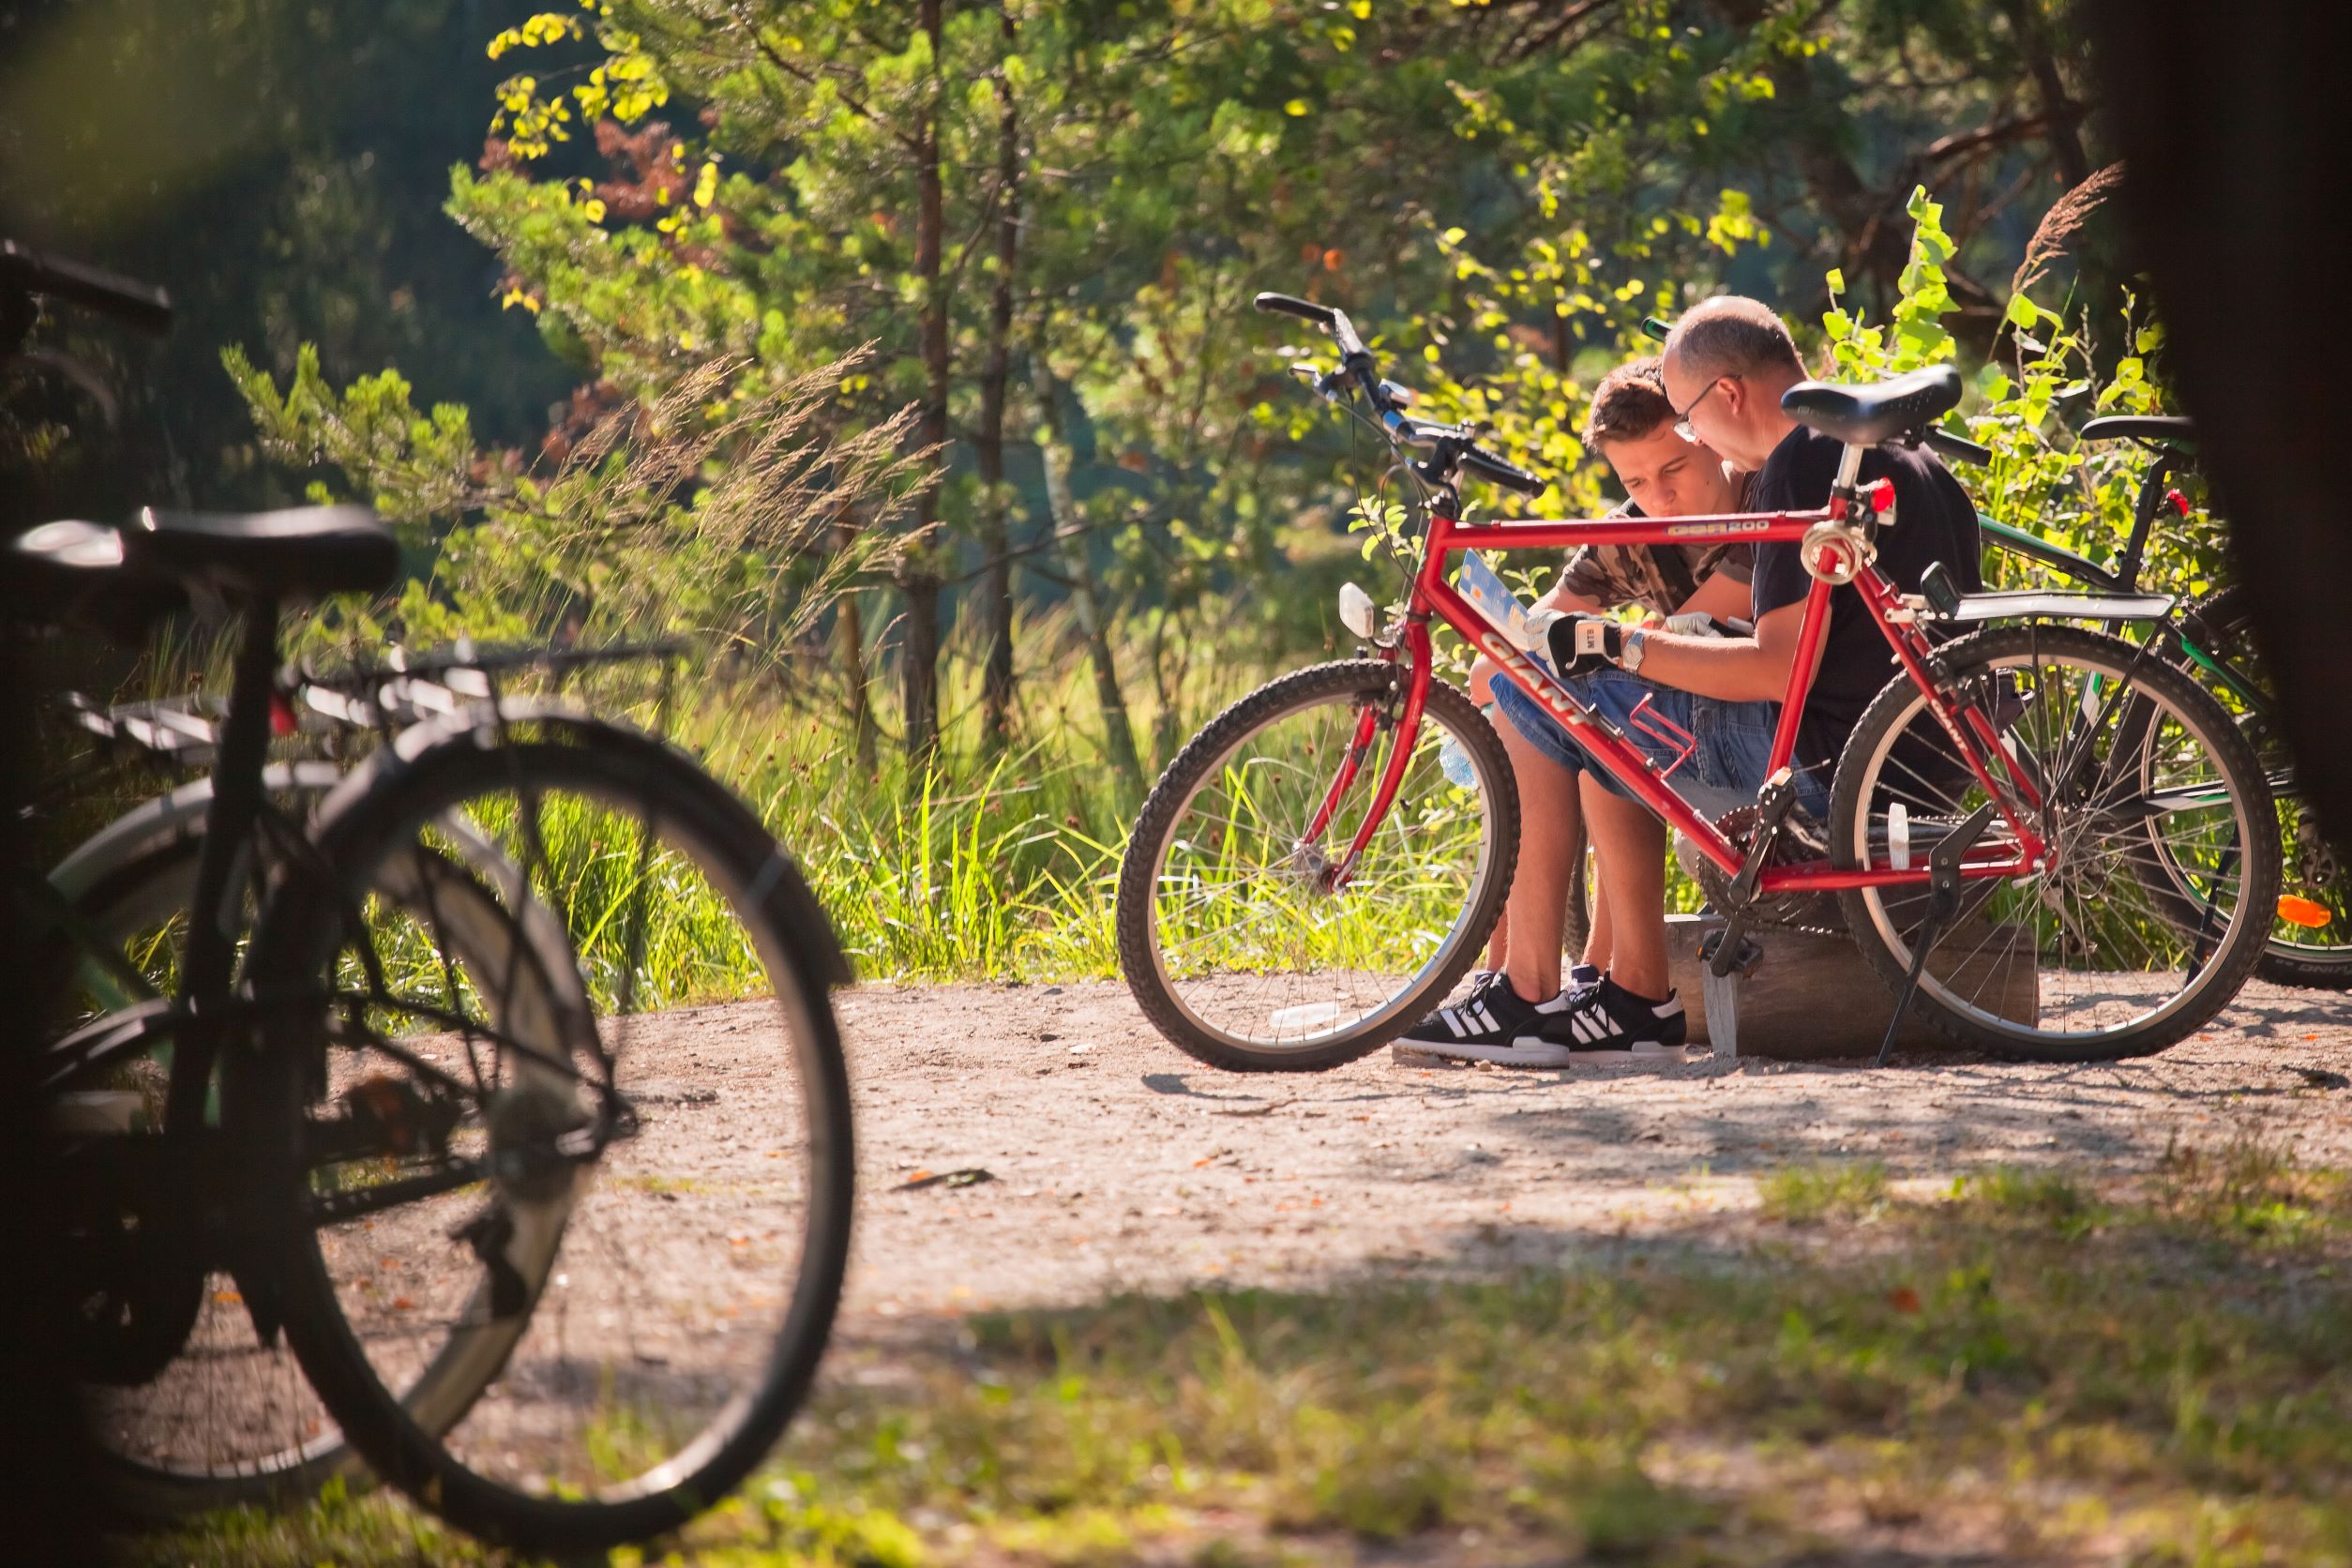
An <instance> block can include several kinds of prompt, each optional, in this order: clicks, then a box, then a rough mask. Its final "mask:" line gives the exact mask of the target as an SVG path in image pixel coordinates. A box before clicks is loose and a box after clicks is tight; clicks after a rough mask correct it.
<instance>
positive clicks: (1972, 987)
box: [1830, 626, 2279, 1062]
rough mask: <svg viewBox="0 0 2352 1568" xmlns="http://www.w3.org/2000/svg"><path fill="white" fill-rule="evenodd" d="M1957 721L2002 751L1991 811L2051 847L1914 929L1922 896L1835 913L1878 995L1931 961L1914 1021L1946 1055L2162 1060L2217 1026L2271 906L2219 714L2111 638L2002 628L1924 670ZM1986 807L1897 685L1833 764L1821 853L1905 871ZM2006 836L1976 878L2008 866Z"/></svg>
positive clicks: (1851, 901) (1988, 852)
mask: <svg viewBox="0 0 2352 1568" xmlns="http://www.w3.org/2000/svg"><path fill="white" fill-rule="evenodd" d="M1940 657H1941V662H1942V663H1943V665H1944V668H1945V669H1946V671H1948V672H1949V673H1948V675H1947V676H1946V678H1945V680H1944V682H1943V685H1944V689H1946V690H1947V691H1949V692H1952V694H1953V695H1954V696H1955V697H1957V698H1958V699H1959V700H1960V701H1961V703H1962V705H1963V715H1962V716H1963V718H1964V720H1968V721H1969V722H1970V723H1974V722H1975V721H1978V720H1981V721H1982V723H1983V726H1984V727H1985V728H1986V729H1989V730H1990V731H1993V732H1995V733H1997V734H1998V736H1999V738H2000V745H2001V750H2002V752H2003V753H2004V754H2005V758H2006V761H2003V760H2002V759H2001V758H1999V757H1997V758H1995V759H1994V764H1995V766H1996V767H1997V768H1998V769H1999V770H2000V771H2001V772H2004V773H2006V774H2007V775H2008V776H2010V777H2011V779H2013V781H2014V782H2011V783H2008V784H2006V785H2005V787H2004V789H2003V794H2004V796H2005V797H2007V798H2006V799H2005V801H2004V802H2003V803H2002V804H2003V805H2004V806H2005V807H2007V808H2008V809H2013V810H2015V811H2016V812H2017V813H2018V814H2019V816H2020V817H2021V819H2022V820H2023V821H2024V822H2027V824H2028V826H2029V827H2030V828H2031V830H2032V832H2033V833H2034V834H2035V835H2037V836H2038V837H2041V838H2042V839H2043V841H2044V843H2045V844H2046V846H2047V852H2046V854H2045V856H2044V857H2043V861H2042V863H2041V864H2040V865H2039V866H2038V867H2035V868H2033V869H2031V870H2028V871H2027V872H2025V873H2022V874H2020V875H2017V876H2013V877H1972V878H1969V879H1968V880H1967V881H1965V882H1963V883H1962V895H1961V902H1960V908H1959V909H1958V911H1957V912H1955V913H1954V914H1952V916H1951V917H1949V918H1946V919H1944V920H1942V921H1940V922H1938V923H1936V924H1935V925H1934V926H1933V927H1932V930H1931V926H1930V922H1929V920H1928V915H1929V912H1930V900H1929V897H1928V894H1927V890H1926V888H1925V887H1924V885H1922V884H1921V883H1915V882H1913V883H1901V884H1895V885H1891V886H1884V887H1865V888H1862V889H1858V890H1853V891H1848V892H1846V893H1842V894H1841V895H1840V896H1839V897H1840V898H1841V900H1842V901H1843V903H1844V905H1845V910H1846V918H1847V927H1849V928H1850V929H1851V930H1852V931H1853V932H1854V934H1855V938H1856V940H1857V941H1858V942H1860V943H1861V944H1862V953H1863V956H1864V957H1866V958H1868V959H1869V961H1870V962H1871V964H1872V965H1873V966H1874V967H1875V968H1876V969H1877V971H1878V972H1879V973H1880V974H1881V975H1883V976H1884V977H1885V978H1886V979H1887V981H1888V983H1889V984H1890V985H1899V984H1900V983H1901V981H1902V979H1903V977H1904V975H1905V974H1906V973H1907V971H1908V970H1909V969H1910V967H1911V962H1912V958H1913V956H1914V952H1915V950H1916V946H1917V945H1918V944H1920V943H1922V942H1924V944H1925V946H1926V948H1927V955H1926V960H1925V969H1924V972H1922V976H1921V981H1920V988H1919V997H1918V1003H1917V1005H1918V1006H1919V1007H1920V1008H1921V1010H1922V1012H1923V1013H1924V1014H1925V1015H1926V1017H1927V1018H1928V1020H1929V1022H1930V1023H1931V1024H1933V1025H1934V1026H1935V1027H1936V1028H1937V1030H1938V1031H1939V1032H1941V1033H1943V1034H1944V1035H1945V1036H1946V1037H1947V1038H1950V1039H1952V1040H1953V1041H1955V1042H1957V1043H1959V1044H1962V1045H1966V1046H1969V1047H1973V1048H1977V1049H1981V1050H1985V1051H1989V1052H1991V1053H1993V1054H1995V1055H1999V1056H2007V1057H2013V1058H2016V1059H2020V1060H2026V1061H2040V1062H2086V1061H2103V1060H2110V1059H2113V1058H2117V1057H2123V1056H2137V1055H2144V1054H2147V1053H2148V1052H2151V1051H2157V1050H2162V1049H2164V1048H2165V1047H2166V1046H2169V1045H2171V1044H2173V1043H2174V1042H2176V1041H2178V1040H2179V1039H2181V1038H2182V1037H2183V1036H2185V1035H2187V1034H2189V1033H2192V1032H2194V1030H2196V1029H2197V1028H2199V1027H2201V1026H2202V1025H2203V1024H2205V1023H2206V1022H2207V1021H2208V1020H2209V1019H2210V1018H2212V1017H2213V1016H2214V1014H2216V1013H2218V1012H2219V1011H2221V1009H2222V1008H2223V1007H2224V1006H2225V1005H2227V1004H2228V1003H2229V1000H2230V998H2232V997H2233V996H2235V995H2237V993H2238V988H2239V986H2240V985H2242V984H2243V983H2244V981H2245V978H2246V974H2247V972H2248V971H2249V970H2251V969H2252V968H2253V967H2254V959H2255V958H2256V957H2258V956H2259V954H2260V952H2261V948H2262V942H2263V939H2264V937H2265V936H2266V935H2267V934H2268V933H2269V926H2270V917H2271V911H2272V909H2273V907H2274V906H2275V904H2276V901H2277V897H2278V885H2279V851H2278V835H2277V832H2276V829H2275V825H2274V823H2273V820H2272V816H2271V811H2272V807H2271V798H2270V790H2269V784H2268V783H2267V782H2266V781H2265V779H2264V777H2263V775H2262V769H2261V767H2260V765H2259V764H2258V763H2257V761H2255V759H2254V750H2253V748H2252V747H2251V746H2248V745H2247V743H2246V740H2245V737H2244V736H2243V735H2241V734H2240V733H2239V731H2238V727H2237V726H2236V725H2235V724H2234V723H2232V722H2231V720H2230V716H2229V715H2228V713H2227V712H2226V711H2225V710H2224V709H2223V708H2222V706H2221V705H2220V704H2219V703H2218V702H2216V701H2214V700H2213V698H2212V697H2211V696H2210V695H2209V694H2208V693H2207V692H2205V691H2204V690H2203V689H2202V688H2201V687H2199V686H2196V685H2195V684H2194V682H2192V681H2191V680H2190V679H2189V678H2188V677H2187V676H2186V675H2184V674H2182V673H2181V672H2180V671H2179V670H2178V669H2176V668H2174V667H2173V666H2171V665H2169V664H2166V663H2164V662H2162V661H2160V660H2158V659H2156V658H2153V657H2151V656H2148V655H2147V654H2146V652H2145V651H2144V650H2141V649H2139V648H2136V647H2134V646H2133V645H2132V644H2131V643H2128V642H2125V641H2121V640H2120V639H2118V638H2113V637H2108V636H2104V635H2103V634H2100V633H2097V632H2092V631H2087V630H2082V629H2079V628H2074V627H2066V626H1999V627H1995V628H1993V629H1990V630H1987V631H1982V632H1978V633H1975V634H1973V635H1971V636H1968V637H1965V638H1961V639H1959V640H1957V641H1953V642H1952V643H1950V644H1948V645H1947V646H1946V647H1945V648H1944V649H1943V651H1942V654H1941V656H1940ZM1988 798H1989V797H1988V795H1987V792H1986V791H1985V790H1984V788H1983V784H1982V783H1981V782H1980V781H1979V780H1978V778H1977V777H1976V776H1975V775H1974V774H1973V772H1972V771H1971V770H1970V768H1969V766H1968V762H1967V761H1966V760H1965V759H1964V757H1963V755H1962V753H1961V751H1960V749H1959V747H1958V746H1957V744H1956V743H1955V742H1954V741H1953V740H1952V736H1951V735H1950V733H1949V732H1948V731H1946V730H1945V728H1944V726H1943V723H1942V721H1941V719H1940V718H1939V717H1938V716H1937V715H1936V713H1935V712H1934V711H1933V710H1932V709H1930V708H1929V706H1928V704H1927V701H1926V698H1925V697H1924V695H1923V694H1922V693H1921V692H1920V691H1919V689H1918V688H1917V687H1916V686H1913V685H1912V684H1911V683H1910V682H1908V681H1907V680H1902V679H1898V680H1897V681H1896V682H1895V683H1893V684H1892V685H1890V686H1888V687H1887V689H1886V690H1884V691H1882V692H1881V693H1879V695H1878V696H1877V698H1876V699H1875V700H1874V701H1872V703H1871V706H1870V708H1869V709H1868V710H1867V711H1866V712H1865V713H1864V714H1863V715H1862V721H1861V722H1860V723H1859V724H1858V725H1857V726H1856V727H1855V729H1854V732H1853V735H1852V736H1851V738H1850V739H1849V740H1848V741H1847V748H1846V751H1845V754H1844V756H1843V757H1842V758H1841V759H1840V760H1839V763H1838V772H1837V781H1836V785H1835V788H1834V791H1833V792H1832V800H1831V824H1830V833H1831V844H1832V852H1833V853H1834V854H1835V855H1836V856H1837V858H1838V860H1839V863H1840V864H1841V865H1843V866H1846V867H1886V866H1888V865H1889V864H1890V863H1893V864H1897V865H1901V864H1905V863H1907V864H1909V865H1911V866H1914V867H1916V866H1919V865H1921V864H1922V863H1923V862H1924V861H1925V859H1926V857H1927V855H1928V854H1929V853H1930V852H1932V851H1933V849H1934V847H1935V844H1936V843H1937V840H1938V839H1939V838H1940V837H1942V836H1943V835H1945V834H1947V833H1949V832H1951V831H1952V829H1953V828H1955V827H1956V826H1957V825H1958V824H1959V823H1961V822H1964V821H1965V820H1967V819H1968V817H1969V816H1970V815H1972V814H1973V813H1974V812H1975V811H1976V810H1977V809H1978V807H1981V806H1983V805H1984V804H1986V802H1987V800H1988ZM2016 845H2017V839H2016V836H2015V834H2014V832H2013V830H2012V828H2011V827H2010V825H2009V823H2008V822H2007V820H2006V817H2005V816H2004V815H1997V816H1996V817H1995V818H1994V820H1993V824H1992V827H1991V828H1990V830H1989V831H1987V832H1986V833H1985V834H1984V836H1983V837H1982V838H1981V839H1980V840H1979V841H1978V844H1977V846H1976V848H1975V850H1974V851H1972V854H1973V856H1974V857H1975V858H1977V859H1978V860H1980V861H1981V860H1984V859H1988V858H1991V857H1993V856H1996V855H1999V856H2008V855H2012V854H2013V853H2014V852H2015V850H2016Z"/></svg>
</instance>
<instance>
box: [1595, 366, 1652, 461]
mask: <svg viewBox="0 0 2352 1568" xmlns="http://www.w3.org/2000/svg"><path fill="white" fill-rule="evenodd" d="M1659 365H1660V362H1659V359H1658V356H1657V355H1655V354H1651V355H1649V356H1648V357H1646V358H1642V359H1634V360H1628V361H1627V362H1626V363H1624V364H1622V365H1620V366H1619V367H1618V368H1617V369H1614V370H1611V371H1610V372H1609V373H1608V374H1607V375H1606V376H1603V377H1602V378H1601V384H1600V385H1598V386H1596V387H1594V388H1593V389H1592V406H1591V408H1589V409H1587V410H1586V411H1585V415H1584V445H1585V450H1586V451H1588V452H1597V451H1599V450H1600V449H1601V447H1602V446H1603V445H1605V444H1606V443H1608V442H1612V441H1640V440H1643V439H1645V438H1647V437H1649V436H1651V435H1655V434H1656V433H1657V430H1658V427H1659V426H1661V425H1665V424H1668V423H1671V422H1672V420H1673V418H1674V403H1673V401H1672V400H1670V399H1668V398H1667V397H1666V374H1665V372H1664V371H1663V370H1662V369H1660V368H1659Z"/></svg>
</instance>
